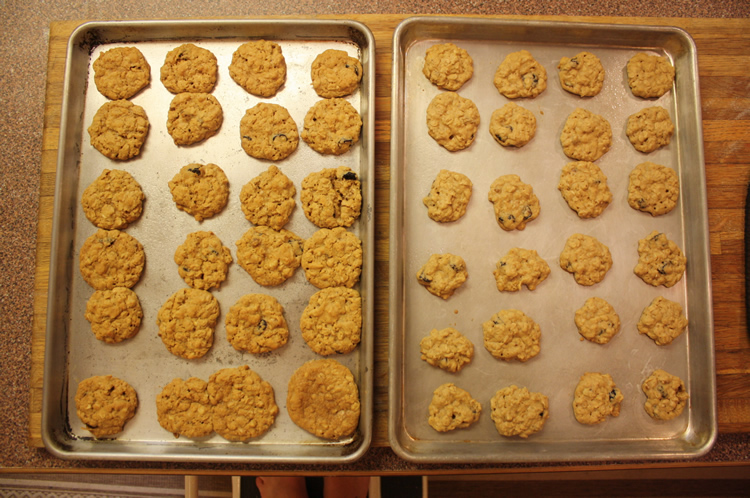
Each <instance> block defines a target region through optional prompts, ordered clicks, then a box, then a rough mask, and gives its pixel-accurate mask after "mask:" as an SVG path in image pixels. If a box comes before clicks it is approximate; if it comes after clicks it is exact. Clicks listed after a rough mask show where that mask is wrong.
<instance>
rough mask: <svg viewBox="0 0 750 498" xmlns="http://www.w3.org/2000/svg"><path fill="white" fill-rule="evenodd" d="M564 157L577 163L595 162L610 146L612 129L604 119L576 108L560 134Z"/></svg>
mask: <svg viewBox="0 0 750 498" xmlns="http://www.w3.org/2000/svg"><path fill="white" fill-rule="evenodd" d="M560 143H561V144H562V147H563V152H564V153H565V155H566V156H568V157H569V158H571V159H575V160H577V161H596V160H597V159H599V158H600V157H602V156H603V155H604V154H605V153H606V152H607V151H608V150H609V148H610V147H611V146H612V127H611V126H610V125H609V121H607V120H606V119H605V118H604V117H602V116H600V115H598V114H594V113H593V112H591V111H587V110H586V109H581V108H580V107H578V108H576V109H575V110H574V111H573V112H571V113H570V115H568V118H567V119H566V120H565V125H564V126H563V130H562V133H560Z"/></svg>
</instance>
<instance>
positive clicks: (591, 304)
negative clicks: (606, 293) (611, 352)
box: [575, 297, 620, 344]
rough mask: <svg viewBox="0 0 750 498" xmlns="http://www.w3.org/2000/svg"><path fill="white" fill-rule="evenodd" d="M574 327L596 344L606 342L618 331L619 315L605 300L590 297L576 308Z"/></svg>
mask: <svg viewBox="0 0 750 498" xmlns="http://www.w3.org/2000/svg"><path fill="white" fill-rule="evenodd" d="M575 322H576V327H578V333H579V334H581V336H582V337H583V338H584V339H586V340H589V341H591V342H595V343H596V344H607V343H608V342H609V341H610V340H611V339H612V338H613V337H614V336H615V335H616V334H617V333H618V332H619V331H620V317H619V315H618V314H617V312H615V309H614V308H613V307H612V305H611V304H609V303H608V302H607V301H605V300H604V299H602V298H600V297H590V298H588V299H587V300H586V302H585V303H584V304H583V306H581V307H580V308H578V309H577V310H576V314H575Z"/></svg>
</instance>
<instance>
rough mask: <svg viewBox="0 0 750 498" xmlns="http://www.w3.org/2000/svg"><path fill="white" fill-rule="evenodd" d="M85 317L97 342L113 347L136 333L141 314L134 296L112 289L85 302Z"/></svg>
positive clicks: (117, 288)
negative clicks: (112, 345)
mask: <svg viewBox="0 0 750 498" xmlns="http://www.w3.org/2000/svg"><path fill="white" fill-rule="evenodd" d="M84 316H85V317H86V320H88V321H89V323H91V331H92V332H93V333H94V335H95V336H96V338H97V339H99V340H100V341H103V342H106V343H109V344H115V343H118V342H122V341H124V340H125V339H130V338H131V337H133V336H134V335H135V334H137V333H138V329H139V328H140V327H141V320H142V319H143V310H142V309H141V303H140V301H139V300H138V296H137V295H136V293H135V292H133V291H132V290H130V289H128V288H127V287H115V288H114V289H106V290H98V291H96V292H94V293H93V294H92V295H91V297H90V298H89V300H88V301H87V302H86V314H85V315H84Z"/></svg>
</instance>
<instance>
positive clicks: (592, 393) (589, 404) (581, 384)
mask: <svg viewBox="0 0 750 498" xmlns="http://www.w3.org/2000/svg"><path fill="white" fill-rule="evenodd" d="M622 400H623V395H622V391H620V390H619V389H618V388H617V386H616V385H615V381H614V380H613V379H612V376H611V375H609V374H602V373H596V372H586V373H585V374H583V375H582V376H581V379H580V380H579V381H578V385H576V390H575V397H574V399H573V414H574V415H575V417H576V420H578V421H579V422H580V423H582V424H587V425H594V424H599V423H601V422H604V420H605V419H606V418H607V417H608V416H610V415H611V416H613V417H617V416H618V415H620V403H622Z"/></svg>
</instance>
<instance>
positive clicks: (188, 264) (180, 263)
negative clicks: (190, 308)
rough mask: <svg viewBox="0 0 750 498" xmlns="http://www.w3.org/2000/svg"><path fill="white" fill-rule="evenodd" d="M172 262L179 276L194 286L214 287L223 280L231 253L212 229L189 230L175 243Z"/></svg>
mask: <svg viewBox="0 0 750 498" xmlns="http://www.w3.org/2000/svg"><path fill="white" fill-rule="evenodd" d="M174 262H175V263H177V271H178V272H179V274H180V276H181V277H182V279H183V280H184V281H185V283H186V284H188V285H189V286H190V287H193V288H194V289H203V290H210V289H213V288H218V287H219V286H220V285H221V283H222V282H223V281H224V280H226V278H227V272H228V270H229V265H230V264H231V263H232V253H231V252H230V251H229V248H228V247H225V246H224V244H222V243H221V240H220V239H219V237H217V236H216V234H214V233H213V232H206V231H198V232H192V233H189V234H188V236H187V238H186V239H185V242H183V243H182V244H181V245H180V246H178V247H177V250H176V251H175V253H174Z"/></svg>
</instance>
